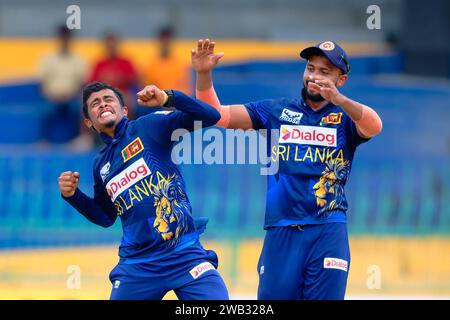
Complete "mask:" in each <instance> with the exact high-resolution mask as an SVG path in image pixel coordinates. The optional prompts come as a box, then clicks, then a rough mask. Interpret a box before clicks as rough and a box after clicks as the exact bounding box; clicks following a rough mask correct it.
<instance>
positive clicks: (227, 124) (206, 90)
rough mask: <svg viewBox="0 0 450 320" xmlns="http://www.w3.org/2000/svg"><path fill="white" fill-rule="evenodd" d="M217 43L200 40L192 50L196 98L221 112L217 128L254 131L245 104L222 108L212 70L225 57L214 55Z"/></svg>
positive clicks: (220, 53)
mask: <svg viewBox="0 0 450 320" xmlns="http://www.w3.org/2000/svg"><path fill="white" fill-rule="evenodd" d="M214 46H215V42H212V41H209V39H206V40H199V41H198V43H197V48H196V49H192V50H191V62H192V66H193V68H194V69H195V71H196V73H197V80H196V97H197V98H198V99H200V100H201V101H204V102H206V103H208V104H209V105H211V106H213V107H214V108H215V109H216V110H217V111H219V113H220V116H221V119H220V121H219V122H218V123H217V124H216V125H217V126H220V127H224V128H229V129H252V128H253V125H252V120H251V118H250V115H249V113H248V111H247V109H246V108H245V106H244V105H243V104H237V105H229V106H222V105H221V103H220V101H219V98H218V97H217V94H216V92H215V90H214V86H213V82H212V70H213V69H214V67H215V66H216V65H217V63H218V62H219V60H220V59H221V58H222V57H223V56H224V53H223V52H219V53H217V54H215V53H214Z"/></svg>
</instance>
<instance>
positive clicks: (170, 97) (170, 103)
mask: <svg viewBox="0 0 450 320" xmlns="http://www.w3.org/2000/svg"><path fill="white" fill-rule="evenodd" d="M163 91H164V92H165V93H166V94H167V101H166V103H164V104H163V105H162V106H163V107H164V108H174V105H173V90H163Z"/></svg>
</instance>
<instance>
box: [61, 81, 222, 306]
mask: <svg viewBox="0 0 450 320" xmlns="http://www.w3.org/2000/svg"><path fill="white" fill-rule="evenodd" d="M137 96H138V103H139V104H140V105H142V106H148V107H155V106H164V107H169V108H170V107H174V108H176V109H177V110H172V111H157V112H154V113H151V114H149V115H146V116H143V117H140V118H138V119H137V120H134V121H130V120H128V118H127V117H126V116H127V107H126V106H125V104H124V100H123V96H122V94H121V92H120V91H119V90H117V89H116V88H113V87H111V86H109V85H107V84H104V83H100V82H95V83H91V84H89V85H88V86H86V87H85V88H84V90H83V113H84V117H85V119H84V122H85V124H86V125H87V126H88V127H90V128H92V129H94V130H95V131H97V132H98V133H99V134H100V136H101V138H102V140H103V142H104V143H105V147H104V148H103V149H102V150H101V151H100V153H99V155H98V156H97V157H96V159H95V160H94V170H93V175H94V197H93V198H91V197H89V196H87V195H85V194H84V193H83V192H82V191H81V190H80V189H78V182H79V179H80V173H79V172H71V171H67V172H63V173H62V174H61V175H60V177H59V187H60V190H61V194H62V197H63V198H64V200H66V201H67V202H68V203H69V204H71V205H72V206H73V207H74V208H75V209H77V210H78V211H79V212H80V213H81V214H82V215H84V216H85V217H86V218H87V219H88V220H89V221H91V222H93V223H95V224H97V225H100V226H102V227H105V228H106V227H109V226H111V225H113V224H114V222H115V220H116V218H117V217H118V216H119V217H120V219H121V222H122V228H123V237H122V241H121V244H120V248H119V257H120V260H119V263H118V264H117V266H116V267H115V268H114V269H113V270H112V271H111V273H110V280H111V283H112V292H111V299H133V300H134V299H149V300H150V299H151V300H159V299H162V298H163V297H164V295H165V294H166V293H167V292H168V291H170V290H174V292H175V294H176V295H177V297H178V298H179V299H180V300H193V299H195V300H211V299H214V300H226V299H228V291H227V288H226V286H225V283H224V281H223V280H222V278H221V276H220V275H219V273H218V272H217V270H216V269H217V265H218V259H217V255H216V254H215V252H214V251H211V250H205V249H204V248H203V246H202V245H201V243H200V241H199V234H200V233H201V232H202V229H204V227H205V223H206V222H205V221H204V219H203V220H202V219H198V221H194V219H193V216H192V212H191V205H190V203H189V199H188V197H187V194H186V187H185V182H184V180H183V178H182V176H181V173H180V171H179V169H178V168H177V166H176V165H175V164H174V163H173V162H172V159H171V149H172V144H173V143H172V141H171V134H172V132H173V131H174V130H176V129H178V128H183V129H187V130H190V131H192V130H194V121H201V122H202V125H203V126H204V127H207V126H211V125H214V124H215V123H216V122H217V121H218V120H219V119H220V115H219V113H218V112H217V111H216V110H215V109H214V108H212V107H211V106H209V105H207V104H205V103H203V102H201V101H198V100H195V99H193V98H191V97H189V96H187V95H185V94H183V93H182V92H179V91H175V90H165V91H162V90H160V89H159V88H157V87H156V86H153V85H150V86H147V87H145V88H144V89H143V90H142V91H140V92H139V93H138V94H137ZM196 222H198V223H196Z"/></svg>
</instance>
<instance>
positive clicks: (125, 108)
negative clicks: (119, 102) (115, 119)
mask: <svg viewBox="0 0 450 320" xmlns="http://www.w3.org/2000/svg"><path fill="white" fill-rule="evenodd" d="M122 112H123V114H124V116H125V117H126V116H128V107H127V106H123V107H122Z"/></svg>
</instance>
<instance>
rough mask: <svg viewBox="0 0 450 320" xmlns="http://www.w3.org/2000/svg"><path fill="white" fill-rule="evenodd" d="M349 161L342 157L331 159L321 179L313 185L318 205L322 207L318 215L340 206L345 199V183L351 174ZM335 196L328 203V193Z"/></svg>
mask: <svg viewBox="0 0 450 320" xmlns="http://www.w3.org/2000/svg"><path fill="white" fill-rule="evenodd" d="M348 164H349V161H347V160H342V159H334V160H330V161H328V162H327V164H326V168H325V170H324V171H323V172H322V176H321V177H320V179H319V181H318V182H317V183H316V184H315V185H314V186H313V190H314V196H315V197H316V203H317V206H318V207H320V208H321V209H320V210H319V212H318V215H324V214H325V213H326V212H327V211H330V210H334V209H335V208H338V207H339V206H340V205H341V204H342V202H343V201H344V183H343V182H345V180H346V179H347V177H348V174H349V166H348ZM330 194H333V195H334V197H332V198H333V200H332V201H331V202H329V203H328V200H329V199H328V195H330Z"/></svg>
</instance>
